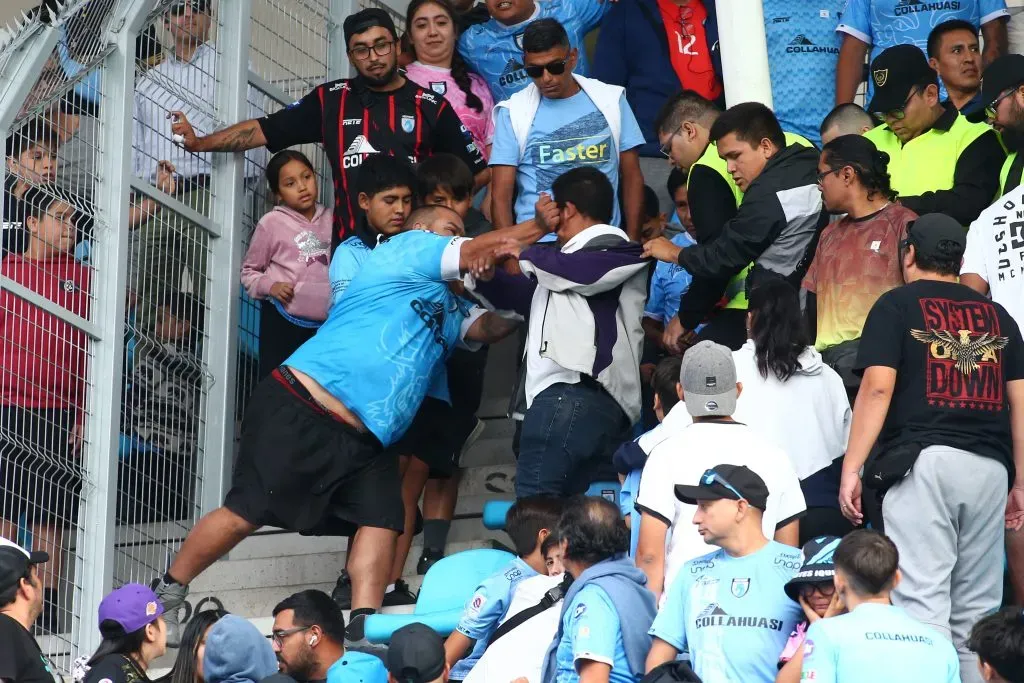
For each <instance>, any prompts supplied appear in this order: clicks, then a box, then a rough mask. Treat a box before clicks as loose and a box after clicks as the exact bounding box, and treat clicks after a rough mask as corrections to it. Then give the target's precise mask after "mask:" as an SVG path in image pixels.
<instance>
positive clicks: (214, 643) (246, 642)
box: [203, 614, 277, 683]
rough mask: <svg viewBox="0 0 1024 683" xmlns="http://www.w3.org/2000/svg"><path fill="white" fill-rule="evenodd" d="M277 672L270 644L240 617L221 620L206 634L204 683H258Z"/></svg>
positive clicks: (225, 617) (233, 616) (229, 615)
mask: <svg viewBox="0 0 1024 683" xmlns="http://www.w3.org/2000/svg"><path fill="white" fill-rule="evenodd" d="M276 673H277V657H276V656H275V655H274V650H273V648H272V647H270V641H269V640H267V639H266V638H264V637H263V634H262V633H260V632H259V629H257V628H256V627H255V626H253V625H252V624H250V623H249V622H248V621H246V620H245V619H243V618H242V617H240V616H238V615H235V614H228V615H226V616H224V617H221V618H220V619H219V620H218V621H217V622H216V623H215V624H214V625H213V626H211V627H210V631H209V632H208V633H207V634H206V654H204V655H203V678H204V679H206V683H259V681H261V680H263V679H264V678H267V677H268V676H272V675H273V674H276Z"/></svg>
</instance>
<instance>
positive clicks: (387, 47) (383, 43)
mask: <svg viewBox="0 0 1024 683" xmlns="http://www.w3.org/2000/svg"><path fill="white" fill-rule="evenodd" d="M394 45H395V41H393V40H379V41H377V42H376V43H374V44H373V46H372V49H373V52H374V54H376V55H377V56H378V57H383V56H385V55H389V54H391V48H393V47H394ZM370 49H371V48H370V47H369V46H366V45H357V46H356V47H354V48H352V49H351V50H349V51H348V53H349V54H350V55H352V56H353V57H355V58H356V59H358V60H360V61H362V60H364V59H367V58H368V57H369V56H370Z"/></svg>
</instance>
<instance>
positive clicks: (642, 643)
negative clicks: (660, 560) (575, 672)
mask: <svg viewBox="0 0 1024 683" xmlns="http://www.w3.org/2000/svg"><path fill="white" fill-rule="evenodd" d="M591 584H593V585H596V586H598V587H600V588H601V589H602V590H603V591H604V592H605V593H606V594H607V595H608V598H609V599H610V600H611V602H612V604H613V605H614V606H615V611H616V612H617V613H618V617H619V630H620V631H621V635H622V646H623V649H624V650H625V655H626V660H627V661H628V663H629V670H630V671H632V672H634V673H635V672H643V670H644V664H645V661H646V659H647V653H648V651H650V649H651V637H650V635H648V631H649V630H650V628H651V624H652V623H653V622H654V617H655V616H656V615H657V613H658V608H657V605H656V603H655V601H654V594H653V593H651V591H649V590H647V575H646V574H644V573H643V572H642V571H641V570H640V569H638V568H637V567H636V565H634V564H633V562H632V561H631V560H630V559H629V558H628V557H626V556H625V555H617V556H615V557H613V558H611V559H608V560H604V561H602V562H598V563H597V564H595V565H593V566H592V567H590V568H588V569H586V570H585V571H584V572H583V573H581V574H580V575H579V576H578V577H576V580H575V581H573V582H572V585H571V586H570V587H569V590H568V592H566V594H565V599H564V601H563V602H562V615H561V617H560V618H559V621H558V632H557V633H555V638H554V640H553V641H552V642H551V645H550V646H549V647H548V651H547V654H546V655H545V657H544V669H543V674H542V675H541V680H542V681H543V682H544V683H553V682H554V680H555V676H556V673H557V671H558V665H557V663H556V653H557V651H558V645H559V643H560V642H561V640H562V636H563V634H564V627H565V616H566V612H567V611H568V610H570V609H572V608H573V601H574V599H575V598H576V596H577V595H578V594H579V592H580V591H581V590H582V589H583V588H584V587H586V586H588V585H591ZM577 609H578V610H579V611H581V612H582V609H579V608H577Z"/></svg>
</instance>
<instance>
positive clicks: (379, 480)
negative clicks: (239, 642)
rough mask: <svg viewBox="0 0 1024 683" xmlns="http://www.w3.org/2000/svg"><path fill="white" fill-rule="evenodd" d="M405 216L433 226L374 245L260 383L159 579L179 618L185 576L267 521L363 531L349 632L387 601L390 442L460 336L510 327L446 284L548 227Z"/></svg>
mask: <svg viewBox="0 0 1024 683" xmlns="http://www.w3.org/2000/svg"><path fill="white" fill-rule="evenodd" d="M409 222H411V223H413V224H414V225H415V224H421V225H423V226H424V227H425V228H427V229H429V232H428V231H427V230H410V231H407V232H404V233H402V234H400V235H395V236H394V237H392V238H390V239H388V240H386V241H384V242H383V243H381V244H380V245H379V246H377V247H376V248H375V249H374V250H373V252H371V254H370V256H369V257H368V258H367V259H366V262H365V264H364V267H363V268H362V269H360V271H359V272H358V273H357V274H356V276H355V277H354V278H353V279H352V282H351V284H350V285H349V287H348V290H347V291H346V292H345V295H344V296H343V297H342V299H341V301H340V303H339V304H338V305H337V306H335V307H334V308H333V309H332V310H331V312H330V315H329V316H328V319H327V321H326V322H325V323H324V324H323V325H322V326H321V327H320V328H319V329H318V330H317V333H316V335H314V336H313V338H312V339H310V340H309V341H307V342H306V343H305V344H303V345H302V346H301V347H300V348H299V349H298V350H297V351H296V352H295V353H294V354H292V356H291V357H289V358H288V360H287V361H286V362H285V364H284V365H282V366H281V367H280V368H278V369H277V370H275V371H274V372H273V373H272V374H271V375H270V376H269V377H267V378H266V379H265V380H263V381H262V382H261V383H260V385H259V386H258V387H257V388H256V391H255V392H254V394H253V396H252V398H251V399H250V402H249V406H248V408H247V410H246V415H245V418H244V420H243V422H242V438H241V444H240V450H239V455H238V459H237V461H236V463H235V467H234V473H233V479H232V486H231V490H230V491H229V492H228V494H227V496H226V497H225V500H224V505H223V507H220V508H218V509H217V510H214V511H213V512H211V513H209V514H207V515H206V516H204V517H203V519H201V520H200V521H199V522H198V523H197V524H196V526H195V527H194V528H193V529H192V532H191V533H190V534H189V536H188V538H187V539H185V543H184V544H183V545H182V548H181V551H180V552H179V553H178V555H177V557H176V558H175V560H174V562H173V563H172V565H171V568H170V570H169V571H168V572H167V574H165V575H164V576H163V577H162V579H161V580H160V581H159V582H158V584H157V588H156V592H157V594H158V595H160V596H161V599H162V600H163V603H164V606H165V609H166V612H165V615H167V616H165V618H166V619H168V620H170V619H174V626H175V628H177V626H178V614H177V612H178V610H179V609H180V608H181V607H182V605H183V603H184V600H185V597H186V596H187V593H188V583H189V582H191V581H192V579H194V578H195V577H196V576H198V575H199V574H200V573H201V572H202V571H204V570H205V569H206V568H207V567H209V566H210V565H211V564H213V563H214V562H215V561H217V560H218V559H219V558H220V557H222V556H223V555H224V554H226V553H227V552H228V551H230V550H231V549H232V548H233V547H235V546H236V545H237V544H238V543H240V542H241V541H242V540H243V539H245V538H246V537H247V536H249V535H250V534H252V533H253V532H254V531H256V530H257V529H258V528H260V527H261V526H264V525H272V526H278V527H282V528H286V529H289V530H291V531H297V532H304V533H309V534H320V535H349V534H351V533H352V532H353V531H355V534H354V536H353V538H352V541H351V543H350V545H349V552H348V554H347V567H346V569H347V570H348V573H349V574H350V576H351V578H352V607H353V610H352V615H351V617H350V619H351V623H350V624H349V628H348V638H347V640H350V641H358V640H361V639H362V629H363V620H364V618H365V615H366V614H368V613H372V612H373V611H375V610H377V609H379V608H380V606H381V602H382V599H383V595H384V589H385V587H386V585H387V580H388V574H389V569H390V567H391V563H392V559H393V557H392V556H393V554H394V547H395V539H396V538H397V534H398V532H399V531H401V530H402V527H403V511H404V510H403V505H402V498H401V494H400V491H399V486H400V480H399V476H398V459H397V456H396V455H394V454H393V453H389V452H388V451H385V450H384V448H385V447H387V446H389V445H390V444H391V443H393V442H394V441H395V440H397V439H398V438H399V437H400V436H401V435H402V433H403V432H404V431H405V430H406V429H407V428H408V426H409V424H410V422H411V421H412V418H413V415H414V414H415V412H416V410H417V408H418V406H419V404H420V402H421V401H422V400H423V397H424V396H425V395H426V392H427V388H428V384H429V382H430V379H431V377H432V376H433V375H434V374H435V372H436V370H437V368H438V367H443V362H444V360H445V359H446V358H447V356H448V354H449V353H450V352H451V350H452V348H453V347H454V346H455V344H456V343H457V342H458V341H459V340H460V339H469V340H475V341H481V342H491V341H496V340H497V339H500V338H502V337H503V336H505V335H507V334H508V333H510V332H511V331H512V330H513V329H515V325H514V324H513V323H511V322H509V321H506V320H503V319H501V318H499V317H497V316H496V315H494V314H493V313H486V314H483V315H481V316H478V317H475V319H474V318H467V317H466V310H465V309H466V307H467V305H466V304H465V303H462V302H460V301H459V300H458V299H457V298H456V297H455V296H454V295H453V294H452V292H451V290H450V289H449V287H448V282H449V281H453V280H459V279H461V277H462V274H463V273H465V272H468V271H472V272H474V273H475V274H477V275H485V274H486V271H488V270H493V265H494V264H493V253H494V250H495V249H496V248H497V247H499V246H502V245H505V244H506V240H507V239H508V238H516V237H517V236H518V237H519V238H522V241H523V242H525V243H529V242H532V241H535V240H536V239H537V238H538V237H539V236H540V234H541V230H540V228H538V227H536V226H535V225H533V224H531V225H530V226H527V227H525V228H522V227H521V228H518V229H516V230H512V231H505V232H504V233H502V234H497V233H491V234H488V235H483V236H481V237H479V238H475V239H472V240H466V239H464V238H459V237H454V238H453V237H450V235H451V234H453V233H454V234H459V233H461V231H462V229H463V228H462V219H461V218H459V216H458V214H457V213H455V212H454V211H451V210H450V209H447V208H445V207H437V206H435V207H428V208H423V209H419V210H418V211H416V212H414V213H413V214H412V215H411V216H410V217H409ZM552 225H553V223H552ZM444 235H447V236H444ZM169 630H170V627H169Z"/></svg>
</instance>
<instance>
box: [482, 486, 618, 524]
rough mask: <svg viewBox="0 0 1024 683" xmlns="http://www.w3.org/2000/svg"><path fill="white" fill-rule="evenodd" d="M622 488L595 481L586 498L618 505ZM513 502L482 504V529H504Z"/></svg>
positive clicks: (492, 501) (497, 501) (493, 501)
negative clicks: (593, 497) (598, 497)
mask: <svg viewBox="0 0 1024 683" xmlns="http://www.w3.org/2000/svg"><path fill="white" fill-rule="evenodd" d="M621 488H622V486H620V485H619V482H617V481H595V482H594V483H593V484H591V485H590V488H588V489H587V495H588V496H600V497H602V498H605V499H606V500H609V501H611V502H612V503H615V504H616V505H618V504H619V490H620V489H621ZM514 502H515V501H513V500H489V501H487V502H486V503H484V511H483V522H484V527H486V528H488V529H491V530H492V531H496V530H498V529H504V528H505V517H506V516H508V510H509V508H510V507H512V503H514Z"/></svg>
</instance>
